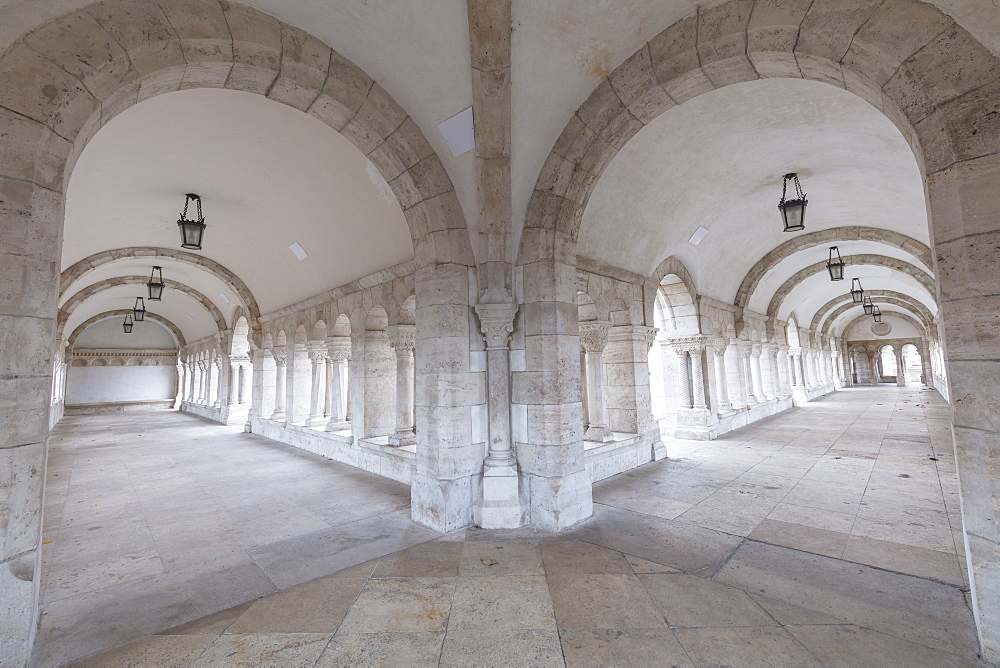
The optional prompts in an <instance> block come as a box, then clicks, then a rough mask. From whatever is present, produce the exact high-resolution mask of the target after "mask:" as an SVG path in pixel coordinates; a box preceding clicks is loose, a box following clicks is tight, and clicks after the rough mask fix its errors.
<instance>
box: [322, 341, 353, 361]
mask: <svg viewBox="0 0 1000 668" xmlns="http://www.w3.org/2000/svg"><path fill="white" fill-rule="evenodd" d="M326 350H327V354H328V355H329V356H330V359H332V360H334V361H335V362H346V361H347V360H349V359H351V337H349V336H328V337H327V339H326Z"/></svg>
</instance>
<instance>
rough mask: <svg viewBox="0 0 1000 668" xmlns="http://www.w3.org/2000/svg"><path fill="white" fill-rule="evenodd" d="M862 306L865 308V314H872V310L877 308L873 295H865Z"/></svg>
mask: <svg viewBox="0 0 1000 668" xmlns="http://www.w3.org/2000/svg"><path fill="white" fill-rule="evenodd" d="M861 307H862V308H863V309H864V310H865V315H872V311H873V310H874V309H875V304H872V298H871V297H865V299H864V301H863V302H861Z"/></svg>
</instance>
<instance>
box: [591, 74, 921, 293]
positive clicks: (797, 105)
mask: <svg viewBox="0 0 1000 668" xmlns="http://www.w3.org/2000/svg"><path fill="white" fill-rule="evenodd" d="M786 172H797V173H798V174H799V176H800V179H801V181H802V187H803V189H804V190H805V192H806V196H807V198H808V199H809V207H808V210H807V213H806V231H807V232H811V231H815V230H822V229H826V228H830V227H841V226H845V225H865V226H870V227H880V228H885V229H890V230H894V231H897V232H901V233H903V234H906V235H908V236H911V237H914V238H916V239H918V240H920V241H922V242H924V243H927V242H928V229H927V215H926V210H925V204H924V196H923V184H922V179H921V177H920V172H919V169H918V167H917V164H916V161H915V159H914V157H913V154H912V152H911V150H910V148H909V146H908V145H907V144H906V142H905V141H904V139H903V137H902V136H901V135H900V133H899V131H898V130H897V129H896V128H895V126H893V125H892V123H891V122H890V121H889V120H888V119H887V118H886V117H885V116H883V115H882V114H881V113H880V112H879V111H878V110H876V109H875V108H874V107H872V106H871V105H869V104H868V103H867V102H865V101H864V100H862V99H861V98H858V97H856V96H855V95H853V94H851V93H848V92H847V91H844V90H842V89H839V88H835V87H833V86H830V85H827V84H823V83H819V82H815V81H806V80H801V79H766V80H762V81H753V82H748V83H742V84H737V85H734V86H728V87H726V88H724V89H719V90H715V91H712V92H710V93H707V94H705V95H702V96H700V97H698V98H695V99H694V100H691V101H689V102H687V103H685V104H683V105H680V106H678V107H674V108H673V109H671V110H669V111H667V112H666V113H664V114H662V115H661V116H660V117H659V118H657V119H656V120H655V121H653V122H652V123H650V124H649V125H648V126H646V127H645V128H643V129H642V130H641V131H640V132H639V133H638V134H637V135H636V136H635V137H634V138H633V139H632V140H631V141H630V142H629V143H628V144H627V145H626V146H625V147H624V149H622V151H621V152H620V153H619V154H618V155H617V157H616V158H615V159H614V160H613V161H612V162H611V164H610V165H609V166H608V168H607V169H606V170H605V172H604V175H603V176H602V178H601V180H600V181H599V182H598V185H597V187H596V188H595V189H594V193H593V195H592V197H591V199H590V203H589V205H588V207H587V210H586V211H585V212H584V216H583V222H582V225H581V229H580V244H579V248H578V252H579V253H581V254H583V255H586V256H588V257H592V258H595V259H598V260H603V261H604V262H607V263H610V264H613V265H616V266H620V267H624V268H626V269H630V270H632V271H634V272H636V273H639V274H642V275H649V274H650V273H651V272H652V271H653V269H655V267H656V266H657V265H658V264H659V263H660V262H661V261H662V260H663V259H664V258H666V257H667V256H670V255H676V256H677V257H678V258H680V259H681V261H683V262H684V264H685V265H686V266H687V268H688V270H689V271H690V272H691V273H692V275H693V276H694V280H695V282H696V283H697V288H698V291H699V292H700V293H701V294H703V295H707V296H709V297H714V298H716V299H720V300H723V301H727V302H728V301H731V300H732V299H733V297H734V295H735V294H736V290H737V288H738V287H739V285H740V283H741V282H742V280H743V277H744V276H745V275H746V273H747V271H749V270H750V268H751V267H752V266H753V265H754V264H755V263H756V262H757V261H758V260H759V259H760V258H761V257H763V256H764V255H765V254H766V253H767V252H768V251H770V250H771V249H772V248H774V247H776V246H778V245H779V244H781V243H783V242H785V241H787V240H788V239H789V233H786V232H784V231H783V230H782V226H781V221H780V217H779V214H778V210H777V204H778V200H779V198H780V196H781V181H782V175H783V174H785V173H786ZM699 225H701V226H704V227H706V228H708V230H709V233H708V235H707V236H706V237H705V239H704V240H703V241H702V242H701V244H700V245H698V246H693V245H691V244H689V243H687V240H688V238H689V237H690V236H691V234H692V233H693V232H694V231H695V229H697V227H698V226H699ZM845 246H846V244H845ZM807 264H811V262H803V263H802V264H801V265H800V267H799V268H801V267H802V266H806V265H807Z"/></svg>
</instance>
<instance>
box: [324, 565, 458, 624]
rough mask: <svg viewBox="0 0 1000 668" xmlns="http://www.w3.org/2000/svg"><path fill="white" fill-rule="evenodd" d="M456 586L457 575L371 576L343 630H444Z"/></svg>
mask: <svg viewBox="0 0 1000 668" xmlns="http://www.w3.org/2000/svg"><path fill="white" fill-rule="evenodd" d="M454 590H455V578H399V579H388V578H387V579H382V580H369V581H368V583H367V584H366V585H365V586H364V588H363V589H362V590H361V594H360V595H358V599H357V601H356V602H355V603H354V605H353V606H352V607H351V610H350V612H349V613H348V614H347V617H346V618H345V619H344V621H343V623H342V624H341V626H340V631H341V632H342V633H378V632H396V631H444V630H446V629H447V628H448V613H449V612H450V611H451V603H452V596H453V593H454Z"/></svg>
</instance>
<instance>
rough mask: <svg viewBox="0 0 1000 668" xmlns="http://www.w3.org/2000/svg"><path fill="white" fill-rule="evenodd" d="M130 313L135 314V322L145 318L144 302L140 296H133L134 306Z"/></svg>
mask: <svg viewBox="0 0 1000 668" xmlns="http://www.w3.org/2000/svg"><path fill="white" fill-rule="evenodd" d="M132 315H134V316H135V321H136V322H142V321H143V320H145V319H146V302H144V301H143V300H142V297H136V298H135V306H133V307H132Z"/></svg>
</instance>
